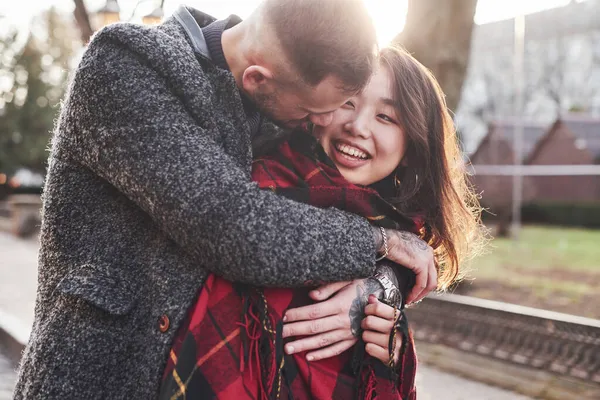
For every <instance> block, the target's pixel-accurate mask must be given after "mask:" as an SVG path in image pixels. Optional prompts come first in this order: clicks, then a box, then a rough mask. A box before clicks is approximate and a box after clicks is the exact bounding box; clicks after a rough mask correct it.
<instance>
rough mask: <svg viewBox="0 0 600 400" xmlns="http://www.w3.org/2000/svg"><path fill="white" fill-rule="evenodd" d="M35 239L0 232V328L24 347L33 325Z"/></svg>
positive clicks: (35, 264) (35, 278) (35, 282)
mask: <svg viewBox="0 0 600 400" xmlns="http://www.w3.org/2000/svg"><path fill="white" fill-rule="evenodd" d="M37 252H38V242H37V240H36V239H28V240H23V239H18V238H16V237H14V236H12V235H10V234H8V233H6V232H2V231H0V328H1V329H3V330H4V331H6V332H7V333H8V334H10V335H11V336H13V337H14V338H15V339H16V340H17V341H19V342H21V343H27V339H28V338H29V332H30V330H31V326H32V324H33V309H34V306H35V295H36V284H37Z"/></svg>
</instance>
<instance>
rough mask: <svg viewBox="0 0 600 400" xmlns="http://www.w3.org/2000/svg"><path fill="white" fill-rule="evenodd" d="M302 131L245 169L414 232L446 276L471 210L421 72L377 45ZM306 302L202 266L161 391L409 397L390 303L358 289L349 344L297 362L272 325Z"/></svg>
mask: <svg viewBox="0 0 600 400" xmlns="http://www.w3.org/2000/svg"><path fill="white" fill-rule="evenodd" d="M313 135H314V136H312V137H311V136H309V135H306V133H298V132H296V133H293V134H292V135H291V136H290V137H289V138H286V140H284V141H283V142H282V143H278V144H277V146H272V147H271V150H267V151H266V152H265V153H264V154H263V155H261V156H260V157H258V158H257V159H256V160H255V163H254V164H253V179H254V180H255V181H256V182H258V184H259V186H260V187H261V188H264V189H271V190H274V191H276V192H277V193H279V194H281V195H284V196H287V197H289V198H292V199H295V200H297V201H303V202H307V203H310V204H313V205H316V206H320V207H331V206H336V207H339V208H342V209H345V210H348V211H351V212H354V213H357V214H360V215H363V216H365V217H366V218H369V219H370V220H371V221H372V222H373V223H374V224H375V225H378V226H381V227H385V228H394V229H402V230H411V231H413V232H415V233H417V234H419V235H420V236H421V237H422V238H423V239H425V240H426V241H427V242H428V243H429V244H430V245H431V246H432V247H433V248H434V249H435V252H436V259H437V261H438V264H439V266H440V271H439V285H438V286H439V288H441V289H445V288H447V287H448V286H449V285H450V284H451V283H453V282H454V281H455V280H456V279H457V278H458V277H459V268H458V266H459V263H460V262H462V261H463V260H465V259H466V258H467V257H468V256H469V255H471V254H472V253H474V251H475V249H476V248H477V245H478V244H479V243H480V240H479V239H480V236H479V232H480V229H479V213H480V209H479V206H478V203H477V199H476V197H475V195H474V194H473V193H472V191H471V190H470V189H469V187H468V185H467V181H466V179H465V178H466V177H465V173H464V169H463V167H462V165H463V164H462V159H461V156H460V151H459V148H458V143H457V138H456V134H455V131H454V128H453V124H452V120H451V118H450V115H449V114H448V111H447V110H446V106H445V102H444V99H443V95H442V92H441V90H440V88H439V86H438V84H437V83H436V81H435V79H434V78H433V77H432V75H431V74H430V73H429V72H428V71H427V70H426V69H425V68H424V67H423V66H422V65H421V64H419V63H418V62H417V61H416V60H415V59H414V58H412V57H411V56H410V55H409V54H408V53H406V52H405V51H404V50H401V49H398V48H394V47H388V48H385V49H383V50H382V52H381V68H379V70H378V72H377V73H376V74H375V75H374V76H373V78H372V80H371V82H370V83H369V85H368V86H367V87H366V88H365V90H364V91H363V92H361V93H360V94H359V95H356V96H354V97H353V98H352V99H350V100H349V101H348V102H347V103H346V104H345V105H344V106H342V107H341V108H340V109H339V110H337V111H336V112H335V113H334V116H333V121H332V123H331V124H330V125H329V126H327V127H325V128H322V127H319V128H315V129H314V131H313ZM310 301H311V300H310V299H309V298H308V296H307V289H263V288H252V287H246V286H243V285H233V284H231V283H230V282H228V281H225V280H224V279H222V278H219V277H216V276H214V275H211V276H210V277H209V278H208V280H207V282H206V283H205V286H204V288H203V291H202V293H201V294H200V298H199V301H198V303H197V304H196V305H195V308H194V310H193V312H191V313H190V315H191V317H190V320H189V321H188V322H187V323H186V324H185V326H184V328H183V330H182V332H181V333H180V335H179V336H178V338H179V339H178V340H176V342H175V345H174V348H173V351H172V352H171V360H170V361H169V365H168V366H167V369H166V372H165V382H164V384H163V388H162V390H161V398H173V399H175V398H178V397H179V396H183V395H184V394H185V395H187V396H188V398H223V399H230V398H231V399H245V398H248V399H255V398H265V399H268V398H294V399H299V398H300V399H303V398H319V399H321V398H323V399H324V398H334V399H346V398H352V397H354V398H368V399H371V398H380V399H383V398H393V399H414V398H416V392H415V388H414V365H412V366H411V365H408V364H411V363H412V364H414V363H415V361H416V360H415V359H414V355H413V353H412V352H413V351H414V348H413V343H412V339H411V338H410V336H409V335H408V334H407V332H408V331H407V328H406V319H405V318H404V317H403V314H402V313H400V312H399V311H400V310H399V309H398V307H397V306H398V305H386V304H383V303H380V302H379V301H378V300H377V299H375V298H373V297H370V298H369V304H368V305H367V306H366V308H365V310H364V313H365V314H366V318H365V319H364V320H363V325H362V327H363V329H364V331H363V333H362V340H361V341H359V342H358V343H357V344H356V345H355V346H354V349H353V350H352V351H346V352H343V353H342V354H340V355H339V356H337V357H334V358H331V359H326V360H319V361H312V362H309V361H308V360H307V358H306V357H307V356H306V354H303V353H297V354H293V355H289V354H285V352H284V344H285V340H284V339H283V338H282V334H281V330H282V320H283V316H284V314H285V311H286V310H287V309H289V308H294V307H298V306H302V305H306V304H309V303H310ZM240 315H241V317H240ZM400 350H401V351H400ZM365 352H366V354H365ZM367 355H368V356H367ZM411 367H412V368H411Z"/></svg>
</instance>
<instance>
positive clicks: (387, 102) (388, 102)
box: [379, 97, 398, 107]
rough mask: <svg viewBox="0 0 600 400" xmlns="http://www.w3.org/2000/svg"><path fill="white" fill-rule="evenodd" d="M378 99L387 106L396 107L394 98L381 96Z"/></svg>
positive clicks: (396, 103)
mask: <svg viewBox="0 0 600 400" xmlns="http://www.w3.org/2000/svg"><path fill="white" fill-rule="evenodd" d="M379 101H380V102H382V103H383V104H385V105H387V106H392V107H396V106H397V105H398V102H397V101H396V100H394V99H390V98H389V97H381V98H380V99H379Z"/></svg>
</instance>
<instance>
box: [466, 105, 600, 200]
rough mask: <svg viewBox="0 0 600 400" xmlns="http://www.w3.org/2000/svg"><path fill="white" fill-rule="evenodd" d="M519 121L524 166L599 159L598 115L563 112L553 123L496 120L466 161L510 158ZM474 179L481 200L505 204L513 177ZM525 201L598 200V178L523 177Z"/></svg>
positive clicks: (479, 162)
mask: <svg viewBox="0 0 600 400" xmlns="http://www.w3.org/2000/svg"><path fill="white" fill-rule="evenodd" d="M517 123H520V124H522V125H523V159H522V163H523V164H524V165H563V166H565V167H564V169H565V170H566V172H568V166H569V165H593V164H596V165H598V164H600V118H595V117H590V116H588V115H580V114H565V115H563V116H561V117H559V118H558V119H557V120H556V121H555V122H554V123H553V124H544V123H540V122H535V121H531V120H521V121H520V120H518V119H515V118H511V119H506V120H500V121H495V122H493V123H491V124H490V125H489V128H488V133H487V135H485V137H484V138H483V139H482V140H481V142H480V143H479V145H478V147H477V149H476V150H475V152H474V153H473V154H472V156H471V158H470V161H471V163H472V164H473V165H511V164H513V163H514V149H513V135H514V131H515V128H516V124H517ZM473 183H474V185H475V186H476V188H477V190H478V192H482V203H483V204H484V205H486V206H489V207H492V208H493V209H494V208H495V209H500V208H506V207H508V206H509V205H510V204H511V201H512V184H513V181H512V176H501V175H498V176H495V175H475V176H474V177H473ZM523 201H524V202H525V203H532V202H542V203H544V202H570V203H587V202H594V201H600V177H598V176H595V175H587V176H586V175H584V176H569V175H565V176H527V177H525V178H524V185H523Z"/></svg>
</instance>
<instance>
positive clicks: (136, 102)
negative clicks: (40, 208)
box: [56, 39, 375, 287]
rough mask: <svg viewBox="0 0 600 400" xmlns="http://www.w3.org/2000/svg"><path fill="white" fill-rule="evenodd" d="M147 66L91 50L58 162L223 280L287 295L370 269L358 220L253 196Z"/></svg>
mask: <svg viewBox="0 0 600 400" xmlns="http://www.w3.org/2000/svg"><path fill="white" fill-rule="evenodd" d="M146 64H147V63H146V62H144V60H142V59H140V57H139V56H137V55H134V54H131V52H128V51H126V50H124V49H123V47H122V46H119V45H111V43H110V42H105V43H103V42H101V41H100V40H99V39H97V40H96V41H95V43H92V44H91V45H90V48H89V49H88V51H87V53H86V55H84V57H83V59H82V62H81V64H80V67H79V68H78V70H77V72H76V74H75V76H74V78H73V81H72V84H71V87H70V90H69V93H68V95H67V99H66V101H65V105H64V109H63V114H64V115H61V120H64V121H61V123H60V124H59V130H58V135H61V136H62V138H61V139H60V142H62V145H61V147H62V153H64V155H68V156H69V157H71V158H72V159H73V160H75V161H76V162H78V163H80V164H81V165H83V166H84V167H86V168H88V169H90V170H92V171H93V172H94V173H95V174H97V175H98V176H100V177H101V178H103V179H104V180H106V181H108V182H109V183H110V184H111V185H113V186H114V187H115V188H117V189H118V190H119V191H120V192H122V193H124V194H125V195H126V196H127V197H128V198H129V199H131V200H132V201H133V202H135V203H136V204H137V205H138V206H139V207H140V208H142V209H143V210H144V211H145V212H146V213H147V214H149V215H150V217H151V218H152V219H153V220H154V221H155V222H156V224H158V226H159V227H160V228H161V229H162V230H163V231H164V232H165V233H166V234H167V235H168V236H169V237H170V238H171V239H172V240H173V241H175V242H176V243H177V244H178V245H179V246H180V247H181V248H182V249H183V250H184V251H185V252H187V253H188V254H189V255H190V256H192V257H193V258H194V259H195V260H197V262H198V263H199V265H200V266H203V267H205V268H207V269H209V270H211V271H212V272H214V273H216V274H217V275H220V276H223V277H224V278H226V279H228V280H231V281H235V282H242V283H248V284H252V285H257V286H278V287H293V286H301V285H307V284H310V282H331V281H340V280H350V279H356V278H360V277H365V276H370V275H371V274H372V273H373V271H374V268H375V244H374V240H373V235H372V231H371V229H370V227H369V224H368V222H367V221H366V220H365V219H364V218H361V217H358V216H356V215H353V214H349V213H346V212H342V211H339V210H336V209H318V208H315V207H312V206H308V205H305V204H300V203H296V202H293V201H291V200H288V199H285V198H282V197H279V196H277V195H275V194H274V193H272V192H270V191H265V190H260V189H259V188H258V186H257V185H256V184H255V183H253V182H251V181H250V178H249V173H248V172H247V171H244V170H243V169H242V168H241V167H240V166H239V164H238V163H236V161H235V160H234V159H232V158H231V157H229V156H228V155H227V154H226V153H225V151H224V149H223V148H222V146H221V145H219V144H218V143H216V141H215V140H216V139H215V138H218V134H215V132H209V131H207V128H206V127H202V126H199V125H198V124H197V123H196V122H195V121H194V120H193V119H192V118H191V117H190V115H189V113H188V112H187V111H186V108H185V107H184V106H183V104H182V103H181V101H180V100H179V99H178V97H177V96H176V95H175V93H174V92H175V91H174V89H173V88H172V87H170V86H169V85H168V84H167V83H166V81H165V79H164V78H162V77H161V76H160V75H159V74H158V73H157V72H156V71H154V70H153V69H151V68H149V67H148V66H147V65H146ZM116 66H118V67H116ZM56 156H57V157H59V155H56Z"/></svg>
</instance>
